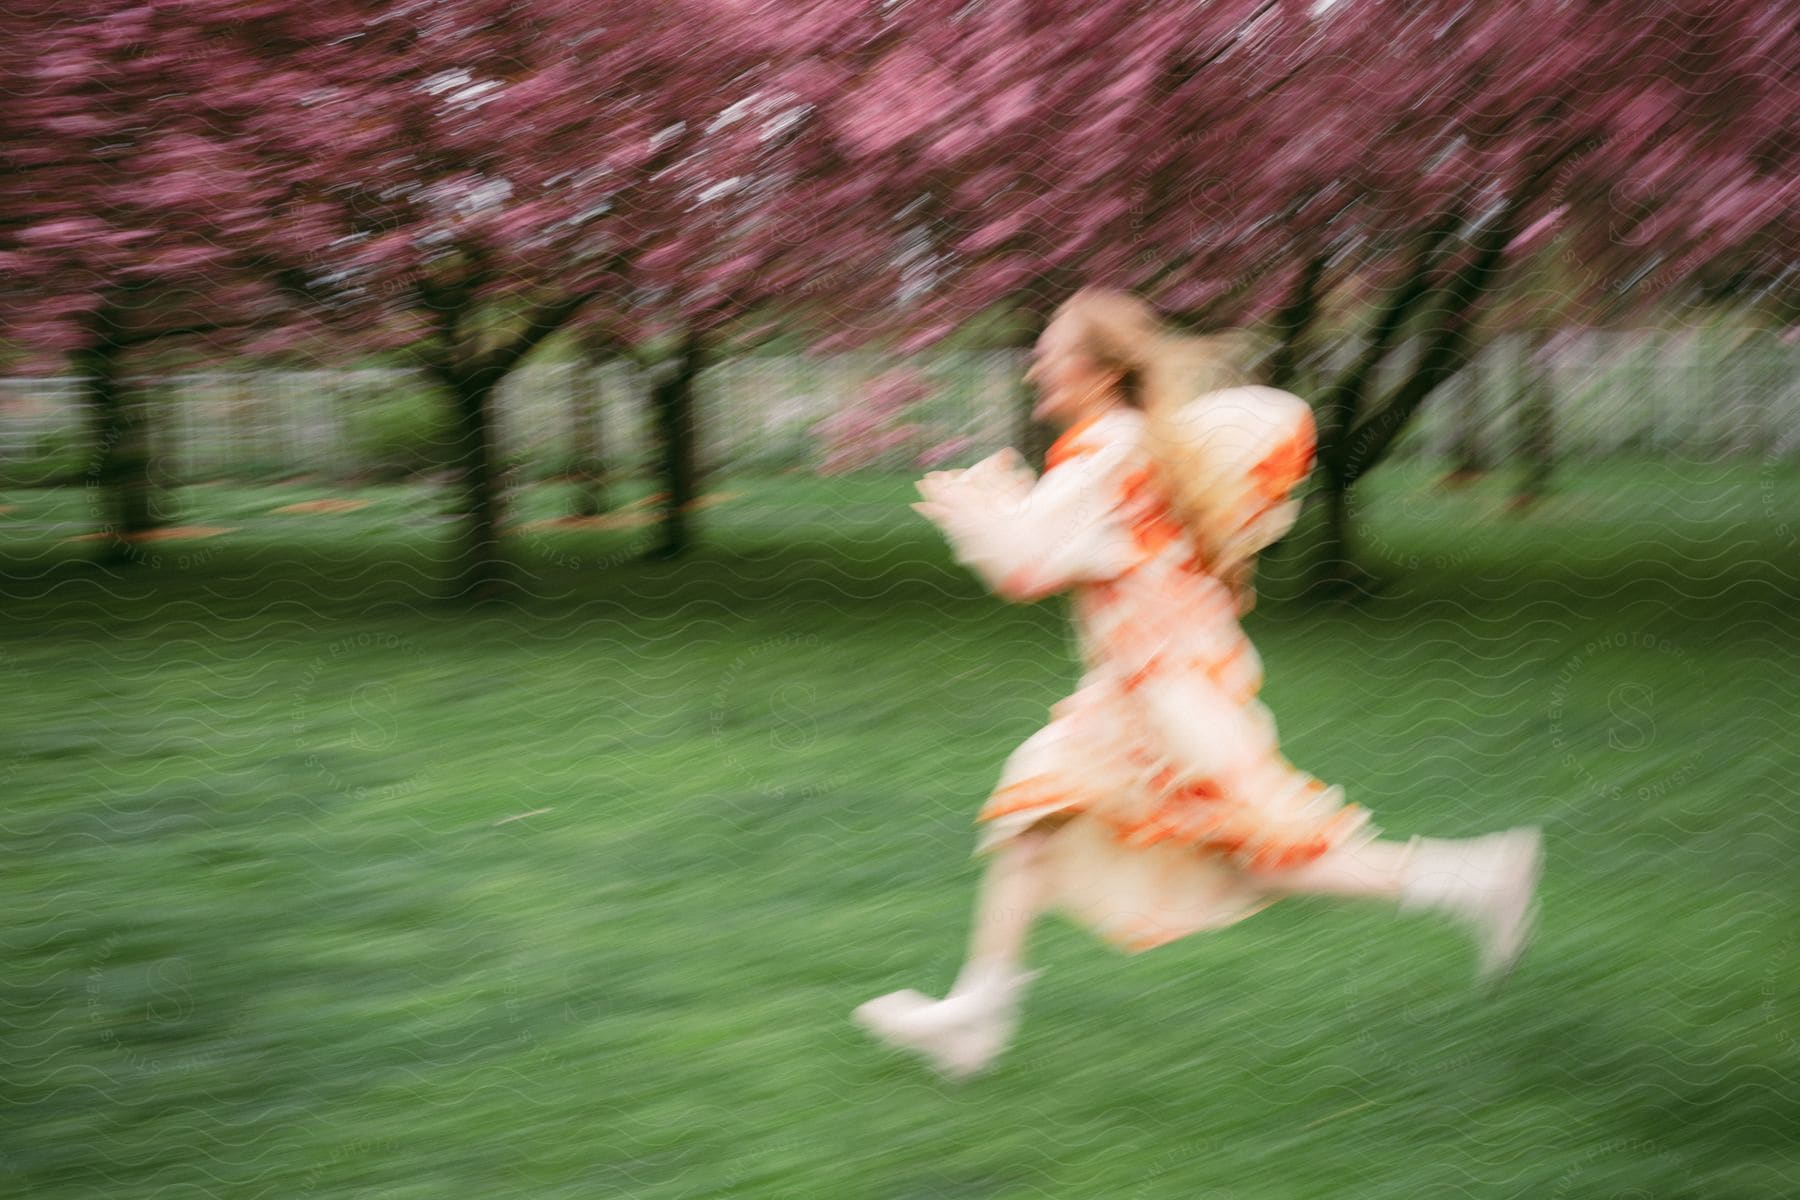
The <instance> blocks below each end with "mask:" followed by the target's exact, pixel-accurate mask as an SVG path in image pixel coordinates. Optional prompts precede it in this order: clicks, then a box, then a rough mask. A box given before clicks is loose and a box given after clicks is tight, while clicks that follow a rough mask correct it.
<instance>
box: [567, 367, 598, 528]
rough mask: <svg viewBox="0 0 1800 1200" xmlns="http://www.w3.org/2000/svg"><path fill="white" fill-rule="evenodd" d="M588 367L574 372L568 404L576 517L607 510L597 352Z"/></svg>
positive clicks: (590, 515)
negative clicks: (572, 386)
mask: <svg viewBox="0 0 1800 1200" xmlns="http://www.w3.org/2000/svg"><path fill="white" fill-rule="evenodd" d="M586 366H587V369H586V370H585V371H578V372H576V373H575V374H574V381H575V382H574V388H573V395H572V397H571V403H570V405H569V421H570V427H569V442H570V448H571V449H572V450H573V454H572V456H571V457H572V458H573V459H574V462H573V463H572V464H571V468H572V473H573V474H574V477H575V503H574V508H573V510H572V511H573V513H574V515H575V516H577V517H596V516H599V515H600V514H601V513H603V512H605V511H606V510H607V503H606V499H607V497H606V464H605V462H604V460H603V457H602V451H601V444H600V438H601V432H600V402H599V390H600V375H601V371H602V367H603V363H602V360H601V359H600V357H599V356H598V355H590V356H589V357H588V359H587V364H586Z"/></svg>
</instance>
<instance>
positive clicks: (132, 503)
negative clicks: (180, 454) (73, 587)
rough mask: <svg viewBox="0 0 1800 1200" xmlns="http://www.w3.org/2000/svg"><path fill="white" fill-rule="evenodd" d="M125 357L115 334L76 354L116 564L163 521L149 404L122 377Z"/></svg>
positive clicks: (93, 472)
mask: <svg viewBox="0 0 1800 1200" xmlns="http://www.w3.org/2000/svg"><path fill="white" fill-rule="evenodd" d="M124 359H125V349H124V347H123V346H121V345H119V344H118V343H117V342H115V341H113V340H112V339H111V338H101V339H99V340H97V341H96V342H95V344H94V345H93V346H91V347H89V348H88V349H85V350H79V351H77V352H76V353H75V355H74V366H75V373H76V374H77V375H78V376H79V377H80V378H81V379H82V388H83V390H84V391H85V392H86V394H87V402H88V412H89V420H90V425H91V427H92V430H93V437H94V459H93V466H92V467H91V468H90V470H89V475H88V480H89V484H90V485H91V486H93V487H97V488H99V489H100V497H99V502H100V513H101V529H100V531H101V533H103V534H104V535H105V538H104V540H103V541H102V543H101V545H102V550H101V557H102V560H103V561H106V562H109V563H115V564H123V563H127V562H130V561H132V553H131V546H132V541H131V539H132V538H134V537H136V536H137V535H139V534H143V533H146V532H148V531H150V530H152V529H155V528H156V527H157V526H158V524H160V522H159V521H158V520H157V515H156V511H155V503H154V487H153V482H152V480H151V477H150V462H151V456H150V439H149V427H148V424H147V422H146V420H145V416H146V414H145V411H144V404H143V402H142V398H141V397H133V396H131V395H130V394H129V393H128V389H127V388H126V386H125V382H124V380H123V379H121V378H120V368H121V367H122V365H123V363H124Z"/></svg>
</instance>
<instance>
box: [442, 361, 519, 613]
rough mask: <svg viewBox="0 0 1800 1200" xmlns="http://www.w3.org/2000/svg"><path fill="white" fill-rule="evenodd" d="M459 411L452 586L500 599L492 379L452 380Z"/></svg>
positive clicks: (482, 599)
mask: <svg viewBox="0 0 1800 1200" xmlns="http://www.w3.org/2000/svg"><path fill="white" fill-rule="evenodd" d="M450 390H451V403H452V411H453V414H454V416H455V427H454V430H453V435H452V436H453V442H452V451H451V455H452V457H451V467H452V470H453V472H454V474H455V477H456V488H457V491H458V497H457V500H458V506H459V508H460V510H461V515H462V518H463V526H462V537H461V544H460V545H459V546H458V547H457V555H456V564H455V566H454V568H453V576H452V583H451V591H452V594H453V595H454V596H456V597H457V598H459V599H462V600H467V601H471V602H473V603H478V604H479V603H486V602H489V601H493V600H498V599H500V597H501V591H502V589H503V588H504V586H505V582H506V563H505V559H504V558H503V557H502V555H501V552H500V507H501V503H500V487H499V483H500V481H499V477H498V472H497V471H496V469H495V457H496V456H495V453H494V430H493V410H492V400H493V393H494V384H493V382H492V381H490V380H487V379H483V378H480V377H478V376H475V375H471V374H464V375H462V376H460V377H459V378H457V379H456V380H454V381H453V382H452V384H451V388H450Z"/></svg>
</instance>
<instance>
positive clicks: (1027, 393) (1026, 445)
mask: <svg viewBox="0 0 1800 1200" xmlns="http://www.w3.org/2000/svg"><path fill="white" fill-rule="evenodd" d="M1012 387H1013V403H1014V405H1015V408H1016V411H1017V413H1018V418H1019V428H1018V434H1017V438H1016V440H1017V443H1018V447H1019V454H1020V456H1021V457H1022V458H1024V459H1025V461H1026V462H1028V463H1030V464H1031V468H1032V470H1034V471H1040V472H1041V471H1042V470H1043V469H1044V458H1045V456H1047V455H1048V454H1049V453H1050V444H1051V443H1052V442H1054V441H1055V440H1056V430H1055V428H1054V427H1052V426H1050V425H1047V424H1045V423H1044V422H1043V421H1039V420H1037V419H1035V418H1034V417H1032V415H1031V410H1032V408H1033V407H1035V406H1036V404H1037V400H1038V394H1037V389H1036V388H1034V387H1032V386H1031V385H1030V384H1029V383H1026V382H1025V378H1024V372H1022V371H1021V372H1020V373H1019V376H1018V377H1017V378H1016V379H1014V380H1013V383H1012Z"/></svg>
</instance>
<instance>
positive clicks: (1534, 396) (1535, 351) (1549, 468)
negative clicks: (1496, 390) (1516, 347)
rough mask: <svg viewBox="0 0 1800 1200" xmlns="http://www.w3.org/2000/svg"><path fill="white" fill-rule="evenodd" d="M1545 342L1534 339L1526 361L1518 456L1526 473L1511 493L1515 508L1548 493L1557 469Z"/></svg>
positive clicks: (1553, 394) (1551, 388)
mask: <svg viewBox="0 0 1800 1200" xmlns="http://www.w3.org/2000/svg"><path fill="white" fill-rule="evenodd" d="M1543 348H1544V339H1543V337H1542V335H1539V336H1536V337H1533V339H1532V344H1531V351H1530V354H1529V355H1528V357H1527V359H1526V362H1525V370H1524V374H1523V378H1522V380H1521V386H1522V388H1523V393H1522V394H1521V395H1520V397H1519V454H1520V457H1521V458H1523V459H1524V461H1525V473H1524V475H1523V476H1522V477H1521V478H1520V480H1519V487H1518V490H1517V491H1516V492H1514V493H1513V498H1512V504H1513V507H1515V508H1528V507H1530V506H1531V505H1533V504H1535V503H1537V501H1538V500H1539V499H1541V498H1542V497H1543V495H1544V494H1545V493H1546V492H1548V491H1549V490H1550V477H1551V475H1552V473H1553V472H1554V471H1555V468H1556V410H1555V407H1554V400H1555V396H1556V393H1555V390H1554V387H1553V384H1552V382H1551V379H1550V372H1549V370H1548V367H1547V365H1546V364H1545V362H1544V359H1543Z"/></svg>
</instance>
